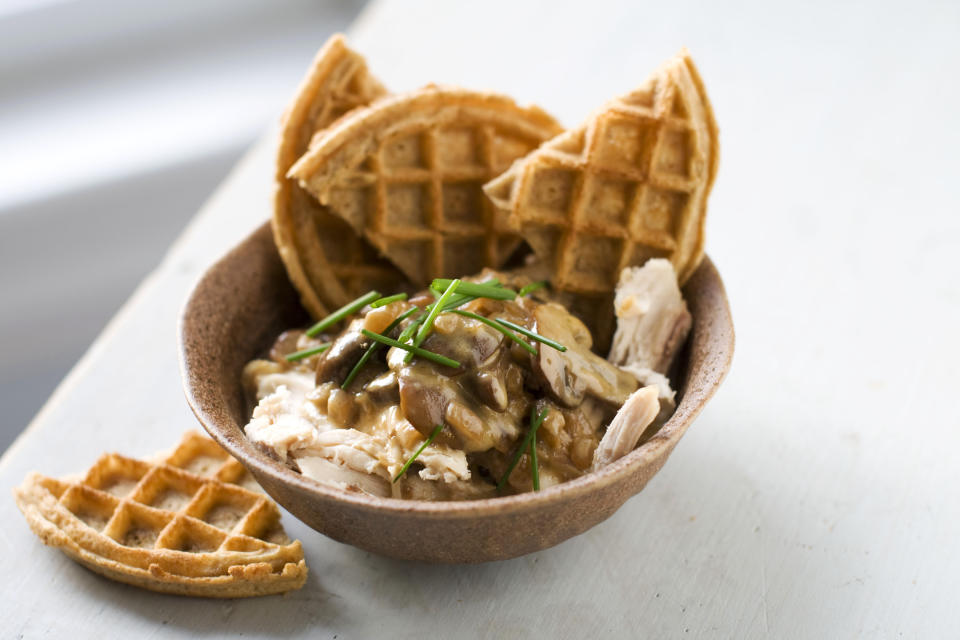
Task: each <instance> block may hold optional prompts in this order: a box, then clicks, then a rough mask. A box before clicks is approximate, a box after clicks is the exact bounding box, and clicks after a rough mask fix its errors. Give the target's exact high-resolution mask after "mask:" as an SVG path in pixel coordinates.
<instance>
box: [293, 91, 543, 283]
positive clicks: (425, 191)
mask: <svg viewBox="0 0 960 640" xmlns="http://www.w3.org/2000/svg"><path fill="white" fill-rule="evenodd" d="M559 130H560V129H559V126H558V125H557V124H556V122H555V121H554V120H553V119H552V118H550V116H548V115H547V114H545V113H544V112H542V111H540V110H539V109H537V108H535V107H529V108H522V107H518V106H517V105H516V104H515V103H514V102H513V101H512V100H510V99H508V98H504V97H502V96H496V95H494V94H484V93H477V92H471V91H467V90H463V89H456V88H451V87H436V86H429V87H426V88H424V89H420V90H418V91H415V92H412V93H409V94H405V95H400V96H394V97H392V98H387V99H384V100H380V101H378V102H377V103H375V104H373V105H372V106H371V107H369V108H368V109H365V110H362V111H357V112H354V114H351V115H348V116H346V117H345V118H343V119H342V120H341V121H340V122H339V123H338V124H337V125H334V126H333V127H331V128H330V129H328V130H327V131H326V132H325V133H324V135H323V136H322V137H320V138H317V139H315V140H314V142H313V143H312V144H311V147H310V150H309V152H308V153H307V154H305V155H304V156H303V157H302V158H301V159H300V160H299V161H298V162H297V163H296V164H295V165H294V167H293V168H292V169H291V171H290V174H291V175H293V176H295V177H297V178H298V179H299V180H300V183H301V185H303V186H304V187H305V188H306V189H307V190H308V191H309V192H311V193H313V194H314V195H315V196H316V197H317V198H318V200H319V201H320V202H322V203H324V204H326V205H327V206H329V208H330V210H331V211H333V212H334V213H336V214H337V215H339V216H340V217H341V218H343V219H344V220H346V221H347V222H349V224H350V226H351V227H352V228H353V229H354V230H355V231H356V232H357V233H358V234H363V235H364V237H365V238H366V239H367V240H369V241H370V243H371V244H372V245H374V246H375V247H376V248H377V249H379V250H380V252H381V254H382V255H385V256H387V257H388V258H389V259H390V261H391V262H393V263H394V264H395V265H396V266H397V267H399V268H400V270H401V271H403V273H404V274H405V275H406V276H407V278H408V279H409V280H410V281H411V283H412V284H414V285H416V286H423V285H425V284H427V283H429V282H430V280H431V279H433V278H435V277H445V276H448V275H450V274H469V273H476V272H478V271H480V270H481V269H483V268H484V267H489V266H493V267H499V266H500V265H502V264H503V262H504V261H505V260H506V259H507V258H508V257H509V256H510V254H511V253H512V252H513V251H514V250H515V249H516V248H517V247H518V246H520V244H521V239H520V237H519V236H518V235H517V234H516V231H515V229H513V228H512V227H511V226H510V225H509V224H508V221H507V219H506V215H505V213H504V212H501V211H499V210H497V209H496V208H494V207H493V206H492V204H491V203H490V202H489V200H488V199H487V198H486V196H484V194H483V185H484V184H485V183H486V182H487V181H489V180H490V179H491V178H493V177H494V176H496V175H498V174H499V173H500V172H502V171H504V170H505V169H506V168H507V167H509V166H510V164H511V163H512V162H513V161H514V160H516V159H517V158H519V157H521V156H523V155H525V154H527V153H529V152H530V151H531V150H533V149H535V148H536V147H537V146H539V145H540V144H541V143H542V142H543V141H544V140H546V139H548V138H549V137H550V136H552V135H555V134H556V133H557V132H558V131H559Z"/></svg>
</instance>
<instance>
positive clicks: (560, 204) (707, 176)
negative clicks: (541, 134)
mask: <svg viewBox="0 0 960 640" xmlns="http://www.w3.org/2000/svg"><path fill="white" fill-rule="evenodd" d="M717 152H718V149H717V125H716V122H715V121H714V117H713V111H712V109H711V107H710V102H709V100H708V99H707V94H706V91H705V89H704V86H703V82H702V80H701V79H700V75H699V73H698V72H697V70H696V68H695V67H694V64H693V60H691V58H690V55H689V53H688V52H687V51H686V50H684V51H682V52H681V53H680V54H679V55H677V56H676V57H674V58H672V59H671V60H669V61H667V62H666V63H665V64H664V65H662V66H661V67H660V68H659V69H657V70H656V71H655V72H654V73H653V75H652V76H651V77H650V78H648V79H647V81H646V82H645V83H644V84H643V85H642V86H641V87H640V88H639V89H636V90H635V91H633V92H631V93H628V94H626V95H624V96H621V97H619V98H616V99H614V100H612V101H610V102H608V103H607V104H606V105H604V106H603V107H602V108H601V109H600V110H598V111H597V112H595V113H594V114H593V115H592V116H590V118H589V119H588V120H587V121H586V123H584V124H583V125H581V126H580V127H578V128H576V129H572V130H570V131H566V132H564V133H562V134H560V135H559V136H557V137H556V138H554V139H552V140H550V141H549V142H547V143H546V144H544V145H543V146H542V147H540V148H539V149H537V150H536V151H535V152H533V153H531V154H529V155H528V156H526V157H525V158H523V159H522V160H520V161H518V162H517V163H515V164H514V165H513V166H512V167H511V168H510V169H509V170H508V171H507V172H505V173H504V174H503V175H501V176H499V177H497V178H496V179H495V180H493V181H491V182H490V183H488V184H487V185H485V187H484V190H485V192H486V193H487V195H488V196H489V197H490V198H491V200H493V202H494V203H495V205H496V206H497V207H498V209H500V210H501V211H503V212H504V213H505V214H507V215H508V216H509V220H510V223H511V224H512V225H514V226H515V227H516V228H518V229H519V230H520V234H521V235H522V236H523V237H524V239H525V240H526V241H527V242H529V243H530V246H531V247H533V250H534V252H535V253H536V254H537V256H538V257H539V258H540V259H541V260H543V261H545V262H546V263H547V264H548V265H550V266H551V268H552V272H553V284H554V286H555V287H557V288H558V289H563V290H567V291H574V292H577V293H581V294H589V295H595V296H602V295H604V294H610V293H611V292H612V291H613V290H614V288H615V287H616V284H617V280H618V278H619V276H620V271H621V270H622V269H623V268H624V267H627V266H636V265H642V264H643V263H644V262H646V261H647V260H648V259H649V258H654V257H665V258H669V259H670V261H671V262H672V263H673V265H674V267H675V268H676V271H677V274H678V276H679V279H680V281H681V282H683V281H685V280H686V279H687V278H689V277H690V275H691V274H692V273H693V272H694V270H695V269H696V268H697V266H698V265H699V264H700V260H701V258H702V257H703V243H704V237H703V227H704V221H705V214H706V206H707V196H708V195H709V193H710V188H711V186H712V184H713V179H714V176H715V175H716V171H717V160H718V156H717Z"/></svg>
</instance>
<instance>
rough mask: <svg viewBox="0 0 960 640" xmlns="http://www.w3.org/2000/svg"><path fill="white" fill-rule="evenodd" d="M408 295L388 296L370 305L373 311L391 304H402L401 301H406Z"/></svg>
mask: <svg viewBox="0 0 960 640" xmlns="http://www.w3.org/2000/svg"><path fill="white" fill-rule="evenodd" d="M406 299H407V294H405V293H395V294H393V295H392V296H386V297H384V298H380V299H379V300H374V301H373V302H371V303H370V307H371V308H373V309H379V308H380V307H385V306H387V305H388V304H390V303H391V302H400V301H401V300H406Z"/></svg>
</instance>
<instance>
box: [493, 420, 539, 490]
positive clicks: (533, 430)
mask: <svg viewBox="0 0 960 640" xmlns="http://www.w3.org/2000/svg"><path fill="white" fill-rule="evenodd" d="M549 409H550V408H549V407H544V408H543V411H541V412H540V413H539V415H538V414H537V407H536V405H534V406H532V407H530V430H529V431H527V435H526V437H524V439H523V443H522V444H521V445H520V446H519V447H518V448H517V452H516V453H515V454H513V460H511V461H510V466H509V467H507V472H506V473H505V474H503V477H502V478H500V482H498V483H497V491H500V490H502V489H503V485H505V484H507V478H509V477H510V474H511V473H513V470H514V469H515V468H516V466H517V463H518V462H520V456H522V455H523V452H524V451H526V450H527V447H529V446H530V443H531V442H532V441H533V438H534V437H535V436H536V435H537V429H539V428H540V425H542V424H543V419H544V418H546V417H547V412H548V411H549ZM539 482H540V477H539V470H538V471H537V483H539Z"/></svg>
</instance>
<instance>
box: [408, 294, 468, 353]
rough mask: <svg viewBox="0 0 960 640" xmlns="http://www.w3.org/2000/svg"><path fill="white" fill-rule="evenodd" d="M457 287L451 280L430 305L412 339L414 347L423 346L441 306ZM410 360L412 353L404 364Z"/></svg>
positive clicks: (441, 308)
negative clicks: (425, 316) (441, 293)
mask: <svg viewBox="0 0 960 640" xmlns="http://www.w3.org/2000/svg"><path fill="white" fill-rule="evenodd" d="M459 285H460V281H459V280H451V281H450V284H448V285H447V288H446V290H444V292H443V295H442V296H440V297H439V298H437V299H436V301H435V302H434V303H433V304H431V305H430V312H429V313H427V318H426V319H425V320H424V321H423V324H421V325H420V329H419V330H418V331H417V337H416V338H414V339H413V346H414V347H419V346H420V345H421V344H423V341H424V340H426V338H427V336H428V335H430V331H431V330H432V329H433V321H434V320H436V319H437V316H438V315H440V311H442V310H443V306H444V305H445V304H446V303H447V302H448V301H449V300H450V297H451V296H453V294H454V293H455V292H456V290H457V287H458V286H459ZM411 360H413V351H411V352H410V353H408V354H407V357H406V359H405V360H404V362H407V363H409V362H410V361H411Z"/></svg>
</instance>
